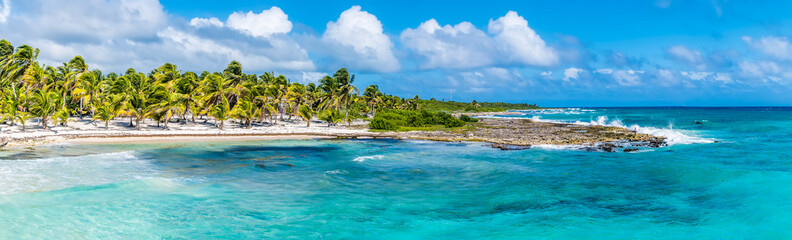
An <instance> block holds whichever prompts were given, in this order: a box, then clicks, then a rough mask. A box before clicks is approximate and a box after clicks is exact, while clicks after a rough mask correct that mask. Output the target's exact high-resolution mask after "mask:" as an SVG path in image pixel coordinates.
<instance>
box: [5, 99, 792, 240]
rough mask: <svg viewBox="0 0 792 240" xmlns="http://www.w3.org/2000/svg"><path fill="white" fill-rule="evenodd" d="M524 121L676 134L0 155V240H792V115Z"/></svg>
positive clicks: (684, 113)
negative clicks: (631, 147) (588, 147)
mask: <svg viewBox="0 0 792 240" xmlns="http://www.w3.org/2000/svg"><path fill="white" fill-rule="evenodd" d="M534 116H538V117H539V118H540V119H543V120H552V121H568V122H575V121H580V122H589V123H590V122H597V121H599V120H601V118H600V117H601V116H606V117H608V119H609V120H608V121H606V123H605V124H611V122H613V121H614V120H618V121H619V124H623V125H625V126H633V125H638V126H640V127H641V128H646V129H648V130H656V131H660V132H664V133H668V134H681V135H679V136H677V135H674V136H677V137H680V139H679V141H678V142H677V143H676V144H674V145H672V146H669V147H664V148H659V149H653V150H647V151H640V152H635V153H602V152H582V151H572V150H564V149H555V148H549V147H548V148H534V149H530V150H525V151H500V150H496V149H492V148H489V147H485V146H482V145H483V144H481V143H440V142H428V141H396V140H275V141H245V142H212V143H172V144H150V145H147V144H136V145H117V144H111V145H58V146H51V147H46V148H42V149H37V150H35V151H32V150H23V151H16V152H3V153H2V155H0V156H2V157H1V158H2V159H3V160H0V226H3V227H2V228H0V238H3V239H19V238H30V239H40V238H48V239H51V238H63V239H81V238H88V239H94V238H101V239H108V238H126V239H141V238H142V239H149V238H186V239H193V238H274V239H282V238H288V237H294V238H299V239H304V238H309V239H313V238H327V239H348V238H355V239H361V238H365V239H406V238H412V239H416V238H457V239H459V238H464V239H468V238H489V239H635V238H641V239H788V238H792V230H788V226H790V225H792V211H791V210H792V173H790V170H792V150H789V149H790V147H791V146H792V109H785V108H617V109H566V110H558V111H544V112H537V111H532V112H526V114H525V116H518V117H534ZM695 121H700V122H702V121H703V124H695ZM712 141H718V142H719V143H706V142H712Z"/></svg>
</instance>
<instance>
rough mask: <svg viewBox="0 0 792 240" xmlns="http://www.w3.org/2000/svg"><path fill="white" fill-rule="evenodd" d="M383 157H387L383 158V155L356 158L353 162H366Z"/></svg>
mask: <svg viewBox="0 0 792 240" xmlns="http://www.w3.org/2000/svg"><path fill="white" fill-rule="evenodd" d="M383 157H385V156H382V155H372V156H362V157H356V158H355V159H353V160H352V161H355V162H365V161H366V160H374V159H382V158H383Z"/></svg>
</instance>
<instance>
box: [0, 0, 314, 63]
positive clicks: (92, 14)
mask: <svg viewBox="0 0 792 240" xmlns="http://www.w3.org/2000/svg"><path fill="white" fill-rule="evenodd" d="M41 6H47V7H46V8H42V7H41ZM269 11H270V13H272V12H273V11H274V12H275V13H277V12H281V13H282V11H280V10H279V9H277V10H275V9H274V8H273V9H270V10H269ZM15 12H18V14H15V15H12V16H10V17H11V18H9V20H10V21H13V22H14V24H0V32H3V33H4V36H3V37H4V38H7V39H9V40H10V41H11V42H12V43H13V44H29V45H31V46H33V47H36V48H40V49H41V55H40V56H39V60H40V61H41V62H42V63H44V64H47V65H60V63H62V62H66V61H69V59H71V58H73V57H74V56H76V55H82V56H83V57H84V58H85V59H86V61H87V62H88V64H89V66H90V67H91V68H101V69H102V70H105V71H108V72H109V71H114V72H122V71H124V70H126V69H127V68H130V67H132V68H136V69H138V70H143V71H146V70H148V69H152V68H156V67H158V66H159V65H161V64H163V63H165V62H172V63H175V64H177V65H179V66H180V67H181V68H183V69H185V70H189V71H200V70H210V71H211V70H214V71H218V70H221V69H222V68H223V67H224V66H225V65H226V64H227V63H229V62H230V61H232V60H237V61H240V62H241V63H242V64H243V67H244V68H245V70H246V71H253V72H263V71H313V70H315V68H316V67H315V66H314V63H313V62H312V60H311V59H310V58H308V55H307V52H306V51H305V50H304V49H303V48H302V47H301V46H300V45H299V44H298V43H297V42H296V41H294V40H293V39H292V38H291V37H290V36H287V35H284V34H274V33H276V32H278V31H281V32H282V31H283V30H274V31H270V32H271V34H272V35H267V36H268V37H257V38H254V39H251V38H249V37H246V36H244V35H243V33H239V32H237V30H228V29H231V28H230V27H229V28H227V29H226V28H224V26H225V25H226V24H224V23H223V22H222V21H220V20H219V19H217V18H194V19H191V20H190V21H186V20H183V19H179V18H170V17H168V16H167V15H168V14H167V13H165V11H164V9H163V7H162V5H160V4H159V2H158V1H156V0H103V1H91V0H75V1H57V0H40V1H39V2H20V3H19V4H17V5H15ZM275 13H272V14H275ZM262 14H263V13H262ZM258 15H261V14H258ZM258 15H257V16H258ZM276 15H277V14H276ZM180 21H184V22H180ZM287 21H288V20H287ZM188 24H189V26H192V28H190V27H187V28H184V26H188ZM235 26H236V25H235ZM206 27H218V28H223V29H225V30H223V29H221V30H219V31H224V32H222V33H223V34H222V35H220V34H206V33H203V32H202V31H200V29H199V28H206ZM250 29H251V30H250V32H251V33H245V34H248V35H252V33H256V34H258V35H261V36H263V35H266V34H264V33H262V32H260V31H259V30H258V29H257V28H255V27H252V28H250Z"/></svg>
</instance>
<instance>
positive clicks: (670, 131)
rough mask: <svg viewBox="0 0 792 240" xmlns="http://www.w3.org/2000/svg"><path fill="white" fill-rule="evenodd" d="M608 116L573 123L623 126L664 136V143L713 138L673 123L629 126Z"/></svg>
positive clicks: (700, 140)
mask: <svg viewBox="0 0 792 240" xmlns="http://www.w3.org/2000/svg"><path fill="white" fill-rule="evenodd" d="M608 120H609V119H608V117H606V116H599V117H597V120H592V121H589V122H581V121H576V122H574V123H573V124H577V125H584V126H610V127H623V128H627V129H630V130H634V131H635V132H637V133H643V134H649V135H652V136H660V137H665V138H666V143H668V145H676V144H695V143H713V142H714V140H711V139H706V138H701V137H697V136H693V135H689V133H685V131H684V130H679V129H674V126H673V125H670V124H669V126H668V127H667V128H655V127H642V126H640V125H638V124H634V125H631V126H625V125H624V123H623V122H622V121H621V120H619V119H614V120H611V121H608Z"/></svg>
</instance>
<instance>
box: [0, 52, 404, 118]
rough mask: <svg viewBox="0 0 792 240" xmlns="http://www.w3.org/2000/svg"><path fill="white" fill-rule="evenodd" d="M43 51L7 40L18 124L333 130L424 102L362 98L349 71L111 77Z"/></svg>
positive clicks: (7, 98) (7, 71)
mask: <svg viewBox="0 0 792 240" xmlns="http://www.w3.org/2000/svg"><path fill="white" fill-rule="evenodd" d="M38 55H39V50H38V49H35V48H33V47H31V46H28V45H22V46H19V47H16V48H14V47H13V45H11V43H10V42H8V41H6V40H5V39H3V40H0V89H1V90H2V91H0V94H2V95H1V96H0V114H1V115H2V120H1V121H2V122H3V123H4V124H9V125H11V126H13V125H16V124H20V125H22V130H23V131H24V130H25V124H26V122H27V121H28V120H30V119H37V120H39V121H38V124H40V125H41V126H42V127H43V128H44V129H47V130H48V129H49V128H50V127H51V126H54V125H61V126H68V124H69V122H70V121H72V120H70V119H73V118H80V119H86V118H87V119H90V120H94V121H102V122H104V128H105V129H108V128H109V122H110V121H111V120H113V119H118V118H127V119H128V120H129V124H128V126H129V127H130V128H131V127H135V128H136V129H138V130H139V129H140V128H141V124H142V123H143V122H144V121H146V120H152V121H155V122H156V124H157V126H158V127H162V128H165V129H167V128H168V124H173V123H196V122H197V121H203V122H207V121H212V123H214V124H215V125H216V127H217V128H219V129H223V128H224V125H225V122H226V121H227V120H231V119H233V120H235V122H237V123H239V125H240V127H244V128H250V127H252V126H253V125H255V124H259V125H270V124H276V123H277V122H278V121H291V120H292V117H299V118H301V119H302V120H305V121H306V122H307V125H308V126H310V123H311V121H310V120H311V119H312V118H314V117H315V116H316V117H318V118H319V119H321V120H323V121H326V122H327V123H328V124H329V125H337V124H339V123H341V122H344V121H346V122H351V121H352V120H354V119H356V118H365V117H367V116H369V115H373V114H374V113H375V112H379V111H384V110H389V109H402V110H417V108H418V100H419V99H418V97H417V96H416V97H415V98H413V99H404V98H400V97H397V96H393V95H386V94H384V93H382V92H381V91H380V90H379V87H378V86H377V85H370V86H368V87H366V88H365V89H364V90H363V91H362V94H361V93H360V91H359V90H358V88H357V87H355V86H354V85H353V82H354V81H355V75H354V74H351V73H350V72H349V71H348V70H347V69H346V68H341V69H338V71H336V72H335V73H334V74H333V75H332V76H324V77H323V78H322V79H320V80H319V81H318V84H314V83H309V84H301V83H298V82H292V81H290V80H289V79H288V78H286V77H285V76H283V75H277V76H276V75H275V74H274V73H272V72H268V73H264V74H260V75H257V74H247V73H244V72H243V71H242V65H241V64H240V63H239V62H237V61H232V62H231V63H229V64H228V65H227V67H226V68H225V70H223V71H222V72H209V71H203V72H200V73H197V72H190V71H182V70H180V69H179V68H178V67H177V66H176V65H174V64H171V63H165V64H163V65H162V66H160V67H158V68H156V69H154V70H151V71H150V72H148V73H144V72H138V71H137V70H135V69H132V68H130V69H128V70H127V71H126V72H124V73H108V74H104V73H102V71H101V70H98V69H89V66H88V65H86V63H85V60H84V59H83V58H82V57H81V56H75V57H74V58H73V59H71V60H70V61H69V62H66V63H63V64H62V65H60V66H46V65H43V64H40V63H39V62H38V61H37V58H38Z"/></svg>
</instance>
